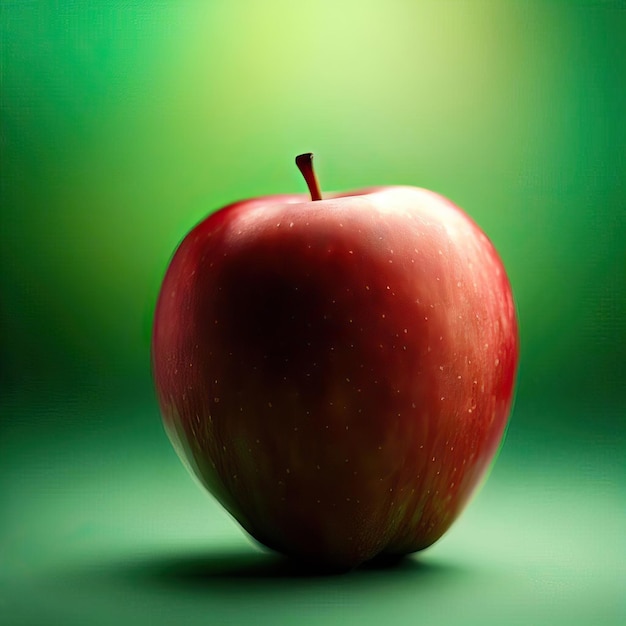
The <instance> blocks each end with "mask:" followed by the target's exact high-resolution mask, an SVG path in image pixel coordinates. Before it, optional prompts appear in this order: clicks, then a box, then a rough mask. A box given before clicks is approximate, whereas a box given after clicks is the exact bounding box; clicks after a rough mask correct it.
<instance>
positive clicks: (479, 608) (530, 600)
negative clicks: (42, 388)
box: [0, 407, 626, 626]
mask: <svg viewBox="0 0 626 626" xmlns="http://www.w3.org/2000/svg"><path fill="white" fill-rule="evenodd" d="M609 410H610V409H609V408H608V407H606V408H605V411H606V412H608V411H609ZM15 415H16V417H18V419H16V421H15V423H14V425H13V427H12V428H11V429H9V432H8V438H6V439H5V440H4V441H3V445H2V447H1V449H0V452H1V453H2V458H3V459H5V460H6V459H7V458H9V459H13V460H14V461H15V460H16V458H17V457H18V456H19V457H20V459H21V463H15V462H13V463H11V464H9V465H7V467H6V468H5V470H4V472H3V476H2V490H3V498H4V500H5V502H7V501H8V503H9V505H10V507H9V511H10V513H9V515H8V516H7V515H6V513H5V515H4V517H3V519H2V527H1V531H2V535H1V536H2V540H3V542H2V561H1V562H0V563H1V564H0V584H1V585H2V595H1V604H0V616H1V615H2V614H4V615H6V616H7V617H6V619H5V620H4V621H1V620H0V622H1V623H6V624H12V625H16V626H17V625H21V624H59V625H73V624H76V625H78V624H86V623H88V624H94V625H101V624H102V625H105V624H154V625H160V624H174V623H177V624H190V625H191V624H244V623H251V622H254V623H261V624H276V625H283V624H284V625H289V624H294V623H298V624H305V625H309V624H334V623H337V624H339V623H341V624H344V623H355V624H357V623H358V624H380V623H385V622H388V621H393V623H395V624H415V623H421V622H424V621H426V622H428V623H429V624H448V623H450V624H453V623H462V624H483V625H488V624H494V625H495V624H550V625H558V624H569V625H579V624H580V625H582V624H590V625H591V624H615V625H617V624H620V623H623V618H624V616H625V615H626V600H625V598H624V594H623V591H624V583H625V582H626V566H625V565H624V563H625V561H624V554H625V550H626V539H625V538H624V517H625V516H624V511H625V510H626V493H625V490H624V480H625V479H626V471H625V468H624V463H623V449H624V444H625V443H626V442H625V441H624V439H623V438H621V439H616V438H615V437H614V436H613V435H612V434H611V433H606V432H605V433H601V432H596V435H595V437H590V436H589V435H586V436H585V437H582V438H580V437H577V436H570V437H569V438H568V439H567V441H564V440H563V435H562V433H561V432H560V431H558V430H555V429H553V428H547V429H545V430H542V431H541V432H537V433H534V434H532V435H531V434H529V433H526V434H525V435H522V433H521V431H522V430H523V421H524V418H525V415H524V414H523V413H520V412H518V413H517V415H516V419H515V420H514V421H513V423H512V425H511V428H510V430H509V434H508V439H507V443H506V445H505V447H504V449H503V451H502V453H501V455H500V458H499V461H498V464H497V465H496V467H495V469H494V471H493V472H492V475H491V477H490V479H489V481H488V482H487V483H486V485H485V486H484V488H483V489H482V491H481V492H480V493H479V495H478V496H477V497H476V498H475V499H474V501H473V502H472V503H471V504H470V506H469V508H468V510H466V512H465V514H464V516H463V517H462V518H461V519H460V520H459V521H458V522H457V524H456V525H455V526H454V527H453V528H452V530H451V531H450V532H449V533H448V534H447V535H445V536H444V538H443V539H442V540H440V541H439V542H438V543H436V544H435V545H434V546H432V547H431V548H430V549H428V550H426V551H424V552H423V553H422V554H420V555H419V556H418V555H414V556H412V557H410V558H408V559H407V560H406V561H404V562H403V563H401V564H400V565H399V566H396V567H394V568H390V569H366V570H359V571H355V572H352V573H349V574H344V575H335V576H330V577H328V576H306V575H303V573H302V572H297V571H293V570H290V568H289V566H288V565H287V564H286V563H285V562H284V561H282V560H281V559H280V558H278V557H276V556H274V555H272V554H270V553H268V552H262V551H261V550H260V549H259V548H257V547H256V546H255V545H253V544H252V543H251V542H250V541H249V540H248V539H247V538H246V537H245V536H244V535H243V533H242V532H241V531H240V529H239V528H238V527H237V526H236V525H235V523H234V522H233V521H232V520H231V518H230V517H229V516H228V515H227V514H226V513H225V512H224V511H223V510H222V509H221V508H219V506H218V505H217V504H216V503H215V502H214V501H213V500H212V499H210V498H209V497H208V496H206V494H205V493H204V492H203V491H202V490H201V488H200V487H199V486H197V485H195V484H194V483H193V482H192V481H191V480H190V479H189V477H188V475H187V474H186V471H185V470H184V469H183V467H182V465H181V464H180V462H179V461H178V459H177V458H176V456H175V454H174V452H173V451H172V449H171V448H170V446H169V443H168V442H167V440H166V439H165V437H164V435H163V432H162V430H161V428H160V425H159V424H158V423H157V422H156V420H155V419H154V415H155V409H154V407H151V408H150V409H146V408H145V407H127V408H126V409H125V411H120V410H108V411H102V412H94V411H90V410H84V407H72V408H70V409H68V410H67V411H63V412H62V414H58V415H57V414H55V413H54V412H51V411H49V410H36V409H35V410H32V411H30V412H28V413H27V414H23V413H22V414H20V412H19V410H18V412H17V413H16V414H15ZM568 417H569V416H567V415H562V414H559V413H558V412H548V413H546V414H544V415H542V418H543V419H544V420H545V422H546V423H549V422H550V421H558V420H566V419H567V418H568ZM579 417H580V418H581V419H583V418H584V419H593V417H592V416H590V415H580V416H579ZM58 419H63V420H64V421H67V422H68V423H70V424H72V425H73V426H74V428H72V431H71V433H70V432H69V431H68V434H67V437H65V438H64V439H63V440H59V439H53V440H51V438H50V437H48V436H47V435H48V434H49V433H48V432H47V426H48V425H47V424H46V422H47V421H48V424H49V420H52V421H56V420H58ZM42 422H43V425H41V423H42ZM34 424H37V427H36V428H34V427H33V426H34ZM87 424H89V425H87ZM94 424H97V426H94ZM557 441H558V442H559V445H558V446H557V445H555V442H557ZM18 450H19V455H18V453H17V451H18Z"/></svg>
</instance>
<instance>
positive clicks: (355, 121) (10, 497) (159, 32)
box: [0, 0, 626, 625]
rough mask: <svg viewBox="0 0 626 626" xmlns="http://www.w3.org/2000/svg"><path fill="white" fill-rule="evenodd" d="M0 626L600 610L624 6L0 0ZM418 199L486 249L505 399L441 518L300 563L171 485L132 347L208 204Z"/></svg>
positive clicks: (166, 452) (176, 469) (619, 289)
mask: <svg viewBox="0 0 626 626" xmlns="http://www.w3.org/2000/svg"><path fill="white" fill-rule="evenodd" d="M0 6H1V10H0V21H1V46H2V49H1V57H0V63H1V71H2V82H1V90H2V91H1V100H0V104H1V124H2V136H1V141H2V143H1V148H2V155H1V156H2V159H1V163H0V184H1V187H0V193H1V196H0V207H1V219H2V225H1V226H2V229H1V234H0V244H1V247H0V263H1V265H0V267H1V284H0V307H1V308H0V315H1V317H0V333H1V342H2V343H1V345H2V360H1V363H0V367H1V370H0V375H1V385H2V387H1V398H0V399H1V404H0V409H1V422H0V429H1V430H0V464H1V466H0V469H1V472H0V623H3V624H5V623H6V624H11V625H13V624H15V625H19V624H44V623H45V624H57V623H58V624H64V625H73V624H98V625H100V624H101V625H105V624H125V623H134V624H141V623H150V624H161V623H162V624H173V623H185V624H231V623H232V624H234V623H245V622H257V623H259V622H260V623H268V624H294V623H296V622H297V623H299V624H318V623H319V624H321V623H360V624H378V623H381V622H385V621H389V620H393V621H394V623H397V624H405V623H406V624H413V623H428V624H436V623H443V624H445V623H465V624H468V623H477V624H503V623H507V624H529V623H532V624H560V623H563V624H600V623H602V624H613V623H615V624H617V623H623V621H624V620H626V604H625V601H624V599H623V592H624V588H625V587H626V569H625V566H624V562H626V558H625V557H626V540H625V539H624V527H625V526H626V524H625V522H626V514H625V511H626V487H625V486H624V485H625V483H624V481H625V479H626V469H625V468H626V464H625V462H624V461H625V459H624V456H625V455H624V448H625V443H626V424H625V420H624V417H625V416H626V400H625V399H624V392H625V391H626V384H625V383H626V372H625V369H624V367H625V366H624V364H625V361H626V186H625V182H624V181H625V180H626V177H625V176H624V173H625V172H626V156H625V146H626V121H625V117H626V114H625V112H626V87H625V84H626V83H625V79H624V77H625V76H626V3H624V2H609V1H603V2H601V1H597V2H590V1H589V2H577V1H572V2H567V1H565V0H563V1H557V0H554V1H550V2H548V1H546V2H521V1H520V2H514V1H511V2H497V1H492V2H483V1H471V2H470V1H462V0H457V1H452V0H449V1H438V2H437V1H430V2H417V1H410V0H407V1H404V2H403V1H400V0H385V1H383V0H359V1H357V0H341V1H339V0H319V1H311V2H308V3H305V2H296V1H293V2H288V1H277V0H276V1H275V0H268V1H265V2H263V1H260V0H259V1H253V0H250V1H247V2H246V1H227V0H214V1H210V2H208V1H207V2H203V1H199V0H195V1H193V0H189V1H186V0H181V1H180V2H176V1H174V0H170V1H166V0H163V1H159V2H142V1H139V0H129V1H126V2H106V1H104V0H101V1H85V2H81V3H77V2H70V1H69V0H60V1H56V2H27V1H23V2H18V1H8V0H5V1H3V2H2V3H1V5H0ZM305 151H313V152H315V154H316V167H317V169H318V175H319V177H320V179H321V182H322V185H323V188H324V189H327V190H348V189H351V188H359V187H364V186H371V185H382V184H409V185H416V186H423V187H427V188H430V189H433V190H435V191H438V192H440V193H442V194H443V195H446V196H448V197H449V198H450V199H452V200H453V201H454V202H456V203H457V204H459V205H460V206H462V207H463V208H465V210H466V211H467V212H468V213H469V214H470V215H471V216H472V217H473V218H474V219H475V220H476V221H477V222H478V223H479V224H480V225H481V226H482V228H483V229H484V230H485V232H486V233H487V234H488V235H489V236H490V237H491V239H492V240H493V242H494V243H495V245H496V247H497V248H498V249H499V251H500V253H501V255H502V258H503V260H504V262H505V265H506V267H507V269H508V272H509V275H510V279H511V282H512V284H513V287H514V291H515V295H516V299H517V303H518V308H519V317H520V328H521V338H522V356H521V367H520V374H519V385H518V393H517V402H516V406H515V410H514V413H513V416H512V420H511V425H510V428H509V432H508V436H507V440H506V443H505V445H504V447H503V450H502V452H501V454H500V457H499V459H498V462H497V464H496V465H495V467H494V469H493V471H492V473H491V476H490V479H489V481H488V482H487V483H486V485H485V486H484V488H483V489H482V491H481V492H480V494H479V495H478V496H477V497H476V498H475V499H474V501H473V502H472V504H471V505H470V507H469V508H468V510H467V511H466V513H465V514H464V515H463V516H462V517H461V519H460V520H459V521H458V522H457V523H456V525H455V526H454V527H453V529H452V530H451V531H450V532H449V533H448V534H447V535H446V536H445V537H444V538H443V539H442V540H441V541H440V542H439V543H437V544H436V545H435V546H433V547H432V548H431V549H429V550H428V551H426V552H425V553H424V554H423V555H419V556H416V557H412V558H410V559H408V560H407V561H406V562H404V563H403V564H402V566H400V567H398V568H395V569H391V570H371V569H365V570H361V571H357V572H354V573H352V574H349V575H346V576H340V577H331V578H326V577H308V576H302V575H298V574H299V573H298V572H293V571H291V570H290V569H289V568H288V566H286V565H285V564H284V563H283V562H282V561H281V560H279V559H277V558H275V557H274V556H271V555H268V554H267V553H263V552H261V551H260V550H259V549H258V548H256V547H255V546H254V545H252V544H251V543H250V542H249V541H248V540H247V539H246V538H245V537H244V535H243V533H241V532H240V530H239V529H238V528H237V527H236V525H235V524H234V522H232V521H231V519H230V518H229V517H228V516H227V515H226V513H224V512H223V511H222V510H221V509H220V508H219V507H218V506H217V505H216V504H215V503H214V501H213V500H212V499H211V498H210V497H209V496H207V495H205V494H204V493H203V492H202V491H201V490H200V488H199V487H197V486H196V485H195V484H194V482H193V481H192V480H191V479H190V478H189V477H188V476H187V475H186V472H185V470H184V468H183V467H182V465H181V464H180V463H179V461H178V459H177V458H176V456H175V454H174V452H173V450H172V449H171V446H170V444H169V442H168V441H167V439H166V436H165V434H164V432H163V430H162V427H161V423H160V417H159V413H158V409H157V406H156V402H155V399H154V395H153V389H152V383H151V378H150V365H149V342H150V332H151V319H152V314H153V310H154V303H155V299H156V296H157V293H158V289H159V285H160V281H161V279H162V276H163V273H164V271H165V268H166V266H167V263H168V260H169V258H170V256H171V254H172V252H173V250H174V248H175V246H176V245H177V244H178V242H179V241H180V240H181V239H182V237H183V236H184V235H185V233H186V232H187V231H188V230H189V229H190V228H191V227H192V226H193V225H194V224H195V223H196V222H197V221H199V220H200V219H202V218H203V217H204V216H205V215H206V214H207V213H209V212H210V211H212V210H215V209H217V208H219V207H220V206H222V205H224V204H226V203H228V202H231V201H234V200H237V199H241V198H245V197H249V196H254V195H264V194H268V193H283V192H285V193H291V192H301V191H304V183H303V181H302V180H301V177H300V175H299V173H298V172H297V170H296V168H295V166H294V164H293V157H294V156H295V155H296V154H298V153H300V152H305Z"/></svg>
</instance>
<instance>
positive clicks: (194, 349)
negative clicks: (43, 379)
mask: <svg viewBox="0 0 626 626" xmlns="http://www.w3.org/2000/svg"><path fill="white" fill-rule="evenodd" d="M310 157H311V155H301V157H299V158H298V160H297V161H298V164H299V166H300V168H301V170H302V172H303V174H304V175H305V178H306V179H307V182H308V184H309V189H310V191H311V196H312V198H313V199H312V200H309V199H308V198H305V197H303V196H300V195H291V196H287V195H284V196H280V195H279V196H268V197H265V198H258V199H252V200H246V201H243V202H238V203H235V204H231V205H230V206H227V207H225V208H223V209H221V210H220V211H217V212H216V213H213V214H212V215H209V217H207V218H206V219H205V220H204V221H203V222H201V223H200V224H199V225H197V226H196V227H195V228H194V229H193V230H192V231H191V232H190V233H189V234H188V235H187V237H186V238H185V239H184V241H183V242H182V244H181V245H180V247H179V248H178V250H177V251H176V253H175V255H174V257H173V259H172V262H171V265H170V266H169V269H168V270H167V273H166V276H165V279H164V282H163V286H162V290H161V293H160V296H159V300H158V305H157V310H156V318H155V325H154V336H153V346H152V347H153V371H154V377H155V382H156V388H157V392H158V399H159V403H160V407H161V410H162V414H163V419H164V423H165V426H166V429H167V432H168V434H169V436H170V438H171V440H172V442H173V444H174V446H175V447H176V449H177V451H178V453H179V455H180V456H181V458H182V459H183V461H184V462H186V463H187V464H188V466H189V468H190V470H191V471H192V472H193V474H195V475H196V476H197V477H198V479H199V480H200V481H201V483H202V484H203V485H204V486H205V487H206V488H207V489H208V490H209V491H210V492H211V493H212V494H214V496H215V497H216V498H217V499H218V500H219V501H220V502H221V503H222V504H223V506H224V507H225V508H226V509H227V510H228V511H229V512H230V513H231V514H232V515H233V517H235V518H236V519H237V520H238V521H239V522H240V523H241V525H242V526H243V527H244V528H245V529H246V530H247V531H248V533H250V534H251V535H252V536H253V537H255V538H256V539H257V540H258V541H260V542H261V543H263V544H265V545H266V546H269V547H270V548H273V549H275V550H278V551H280V552H283V553H285V554H287V555H291V556H293V557H295V558H298V559H305V560H311V561H316V562H319V563H323V564H327V565H331V566H339V567H352V566H356V565H358V564H360V563H362V562H365V561H367V560H369V559H372V558H374V557H376V556H383V557H384V556H388V555H402V554H406V553H410V552H414V551H417V550H421V549H423V548H426V547H427V546H429V545H431V544H432V543H433V542H434V541H436V540H437V539H438V538H439V537H441V535H442V534H443V533H444V532H445V531H446V530H447V529H448V527H449V526H450V524H452V522H453V521H454V519H455V518H456V517H457V516H458V515H459V513H460V512H461V510H462V508H463V507H464V505H465V504H466V503H467V501H468V498H469V497H470V495H471V493H472V492H473V491H474V489H475V487H476V486H477V484H478V483H479V482H480V480H481V478H482V477H483V476H484V475H485V472H486V470H487V469H488V467H489V465H490V463H491V461H492V459H493V458H494V455H495V453H496V451H497V450H498V447H499V445H500V442H501V440H502V437H503V433H504V431H505V427H506V423H507V419H508V415H509V412H510V409H511V403H512V397H513V391H514V383H515V377H516V368H517V361H518V351H519V342H518V330H517V322H516V313H515V306H514V301H513V296H512V293H511V287H510V284H509V281H508V279H507V276H506V273H505V270H504V267H503V265H502V262H501V260H500V258H499V256H498V254H497V252H496V250H495V249H494V247H493V245H492V244H491V243H490V241H489V240H488V239H487V237H486V236H485V235H484V234H483V232H482V231H481V230H480V228H479V227H478V226H477V225H476V224H475V223H474V222H473V221H472V220H471V219H470V218H469V217H468V216H467V215H466V214H465V213H464V212H463V211H462V210H461V209H459V208H458V207H456V206H455V205H454V204H452V202H450V201H449V200H447V199H445V198H443V197H442V196H440V195H437V194H436V193H433V192H432V191H427V190H425V189H418V188H413V187H379V188H371V189H364V190H361V191H355V192H351V193H347V194H336V195H332V196H329V197H328V198H327V199H324V200H321V199H320V193H319V188H318V186H317V182H316V180H315V176H314V174H313V170H312V166H311V158H310Z"/></svg>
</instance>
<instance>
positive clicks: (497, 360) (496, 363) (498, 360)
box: [495, 359, 500, 367]
mask: <svg viewBox="0 0 626 626" xmlns="http://www.w3.org/2000/svg"><path fill="white" fill-rule="evenodd" d="M498 365H500V359H496V360H495V366H496V367H498Z"/></svg>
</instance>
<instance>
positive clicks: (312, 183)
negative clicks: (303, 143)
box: [296, 152, 322, 200]
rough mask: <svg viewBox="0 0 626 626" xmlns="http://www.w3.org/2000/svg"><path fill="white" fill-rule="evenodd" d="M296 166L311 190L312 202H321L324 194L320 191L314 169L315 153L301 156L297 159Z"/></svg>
mask: <svg viewBox="0 0 626 626" xmlns="http://www.w3.org/2000/svg"><path fill="white" fill-rule="evenodd" d="M296 165H297V166H298V169H299V170H300V173H301V174H302V176H304V180H305V181H306V184H307V187H308V188H309V193H310V194H311V200H321V199H322V192H321V191H320V185H319V183H318V182H317V176H315V170H314V169H313V153H312V152H306V153H305V154H299V155H298V156H297V157H296Z"/></svg>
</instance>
